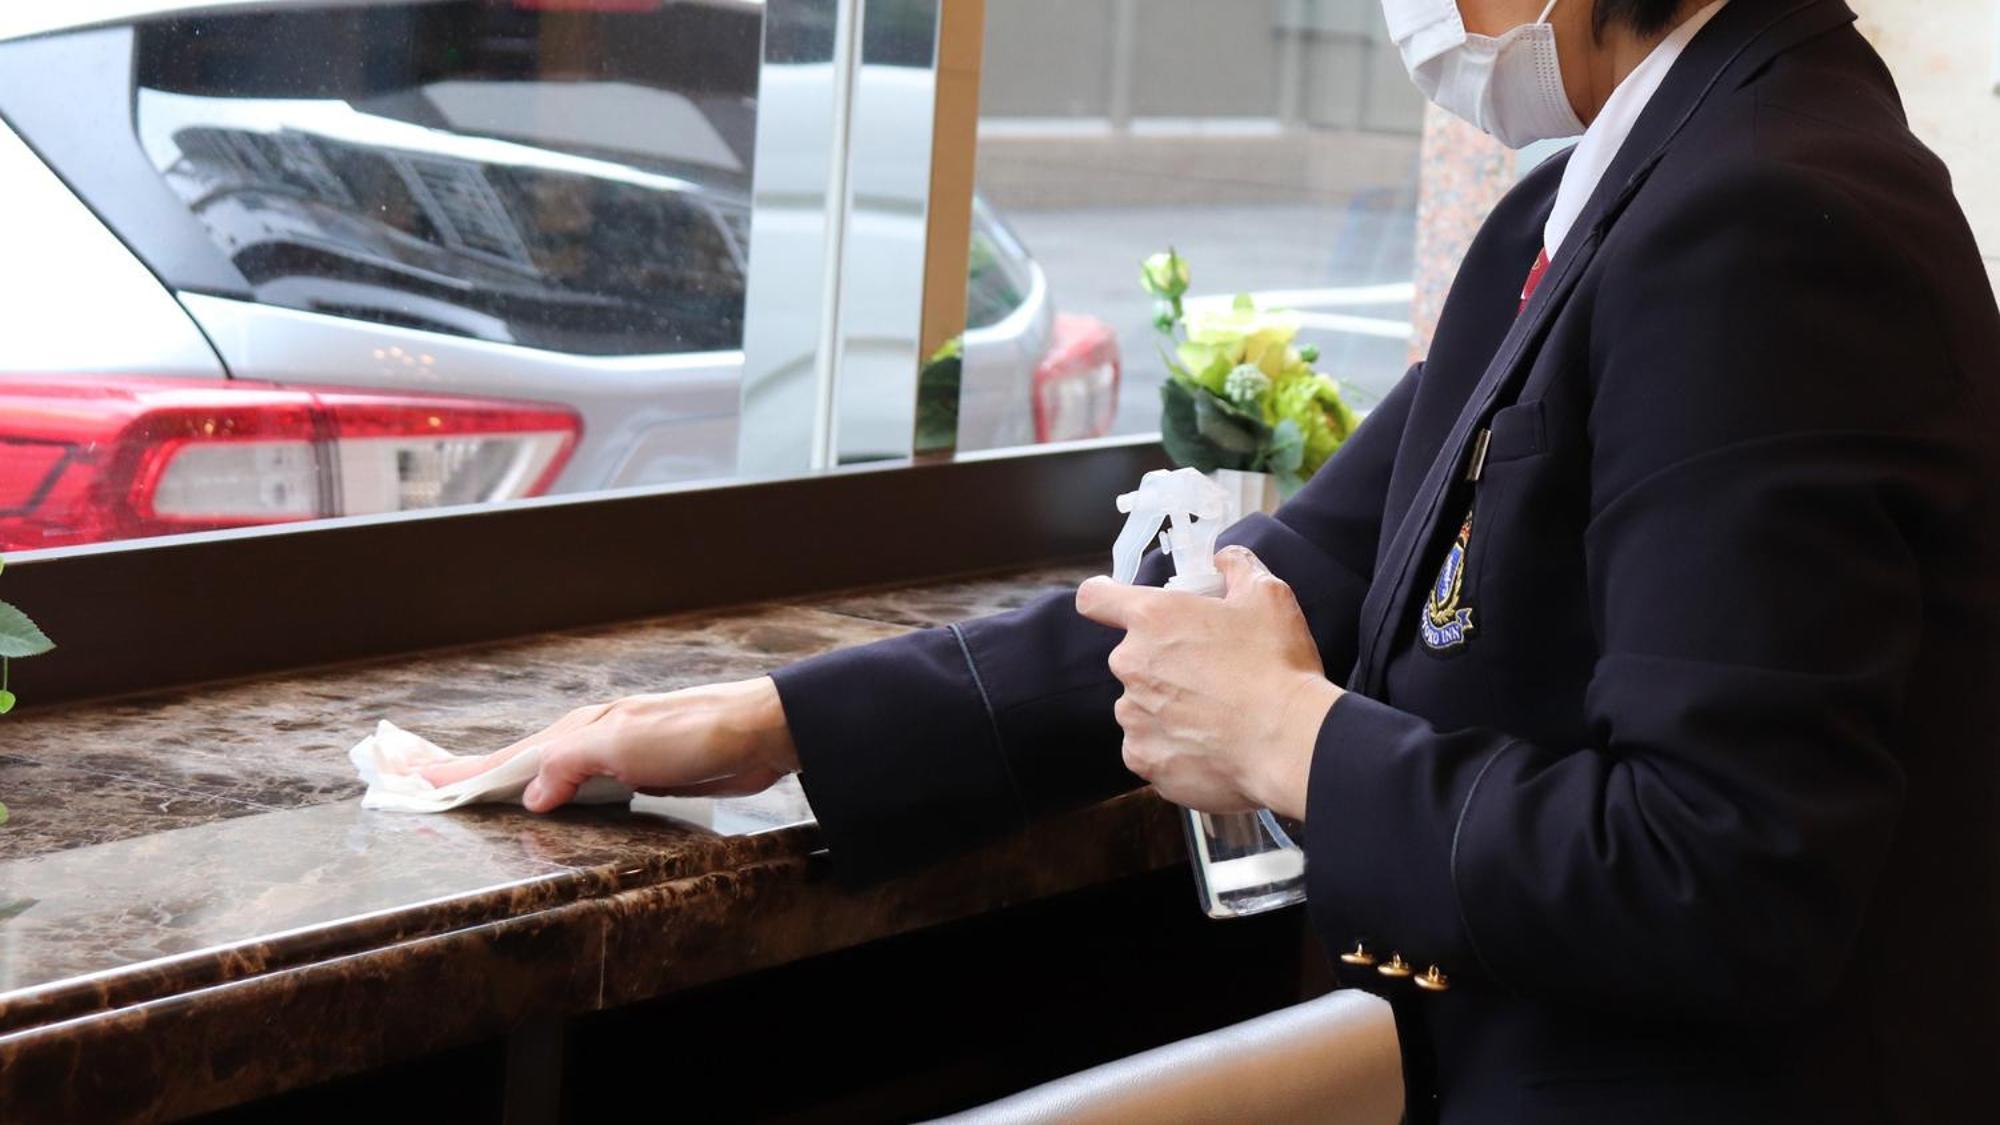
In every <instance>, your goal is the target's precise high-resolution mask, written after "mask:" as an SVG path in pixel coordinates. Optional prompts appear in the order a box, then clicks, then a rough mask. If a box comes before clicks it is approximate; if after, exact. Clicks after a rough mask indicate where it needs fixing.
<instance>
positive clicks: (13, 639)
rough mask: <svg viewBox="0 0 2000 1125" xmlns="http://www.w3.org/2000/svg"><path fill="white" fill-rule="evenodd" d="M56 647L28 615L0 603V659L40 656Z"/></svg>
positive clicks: (4, 603)
mask: <svg viewBox="0 0 2000 1125" xmlns="http://www.w3.org/2000/svg"><path fill="white" fill-rule="evenodd" d="M54 647H56V645H55V642H54V641H51V640H49V638H48V634H46V633H44V632H42V630H41V628H40V627H39V626H37V625H36V624H35V623H34V622H33V621H31V620H29V618H28V615H27V614H25V613H22V612H21V611H20V610H18V609H15V608H14V607H13V606H11V605H8V604H7V603H6V602H0V657H9V658H12V659H19V658H21V657H24V656H40V655H41V654H43V653H45V652H47V651H49V650H50V649H52V648H54Z"/></svg>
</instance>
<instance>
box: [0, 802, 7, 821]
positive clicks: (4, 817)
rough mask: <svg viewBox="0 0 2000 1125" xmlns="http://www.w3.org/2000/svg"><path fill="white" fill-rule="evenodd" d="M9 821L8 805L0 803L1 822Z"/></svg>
mask: <svg viewBox="0 0 2000 1125" xmlns="http://www.w3.org/2000/svg"><path fill="white" fill-rule="evenodd" d="M5 823H7V806H6V805H0V824H5Z"/></svg>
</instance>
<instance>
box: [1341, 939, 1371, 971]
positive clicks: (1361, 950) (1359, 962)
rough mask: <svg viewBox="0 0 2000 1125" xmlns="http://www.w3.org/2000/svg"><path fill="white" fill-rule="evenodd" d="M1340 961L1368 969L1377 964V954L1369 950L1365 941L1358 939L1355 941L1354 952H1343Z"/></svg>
mask: <svg viewBox="0 0 2000 1125" xmlns="http://www.w3.org/2000/svg"><path fill="white" fill-rule="evenodd" d="M1340 961H1341V964H1343V965H1352V966H1354V967H1355V968H1357V969H1366V968H1369V967H1371V966H1373V965H1374V964H1375V955H1374V954H1373V953H1370V952H1368V946H1367V945H1366V944H1365V943H1362V942H1358V941H1357V942H1355V943H1354V950H1353V952H1351V953H1343V954H1341V955H1340Z"/></svg>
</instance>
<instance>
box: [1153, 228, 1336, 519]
mask: <svg viewBox="0 0 2000 1125" xmlns="http://www.w3.org/2000/svg"><path fill="white" fill-rule="evenodd" d="M1140 283H1141V285H1143V286H1144V288H1145V290H1146V291H1147V292H1148V293H1150V294H1152V295H1153V296H1154V297H1155V298H1157V299H1158V300H1159V306H1158V309H1157V311H1156V315H1155V319H1154V327H1156V328H1158V329H1159V331H1160V334H1161V335H1162V336H1164V337H1166V339H1165V341H1164V342H1163V345H1162V347H1161V349H1160V357H1161V359H1162V360H1163V361H1164V362H1165V364H1166V367H1167V371H1168V373H1169V375H1170V378H1168V380H1167V381H1166V383H1165V384H1164V385H1163V386H1162V387H1161V389H1160V396H1161V415H1160V433H1161V438H1162V440H1163V442H1164V444H1165V445H1166V449H1167V456H1169V457H1171V458H1173V460H1174V461H1175V463H1176V464H1179V465H1183V466H1187V467H1190V468H1195V469H1199V470H1201V471H1202V472H1205V473H1206V472H1213V471H1215V470H1216V469H1238V470H1242V471H1245V472H1265V473H1271V474H1272V475H1274V476H1276V477H1277V478H1278V487H1279V491H1280V492H1282V493H1284V494H1285V495H1290V494H1291V493H1292V492H1295V491H1297V490H1298V488H1299V487H1300V486H1302V485H1303V484H1304V483H1305V481H1306V478H1308V477H1310V476H1312V474H1314V473H1316V472H1318V471H1319V468H1320V466H1321V465H1324V464H1326V461H1327V458H1329V457H1332V456H1333V454H1334V452H1335V451H1336V450H1338V449H1339V448H1340V446H1341V443H1343V442H1345V441H1346V440H1347V438H1348V435H1350V434H1352V433H1353V432H1354V427H1355V425H1356V424H1357V423H1356V419H1355V416H1354V412H1353V411H1352V410H1351V409H1349V408H1348V405H1347V403H1346V402H1345V401H1344V400H1343V399H1342V398H1341V395H1340V387H1339V384H1337V383H1335V382H1334V381H1333V380H1332V379H1330V378H1328V377H1327V376H1325V375H1323V374H1321V373H1319V372H1318V371H1315V370H1314V369H1313V364H1315V363H1317V362H1318V361H1319V349H1318V348H1316V347H1313V346H1312V345H1310V344H1308V345H1305V346H1302V347H1301V346H1297V345H1296V344H1295V341H1296V340H1297V339H1298V334H1299V321H1298V317H1297V316H1296V315H1295V314H1293V313H1290V312H1287V311H1284V310H1275V309H1259V308H1257V306H1256V302H1255V301H1253V300H1252V299H1251V298H1250V296H1249V295H1248V294H1240V295H1238V296H1237V297H1236V299H1235V300H1234V301H1232V302H1231V303H1230V304H1229V306H1228V307H1227V308H1222V309H1217V308H1202V307H1198V308H1197V309H1196V310H1195V311H1194V312H1192V313H1190V312H1189V311H1187V309H1186V306H1185V304H1184V302H1183V298H1184V297H1185V296H1186V294H1187V291H1188V288H1189V286H1190V284H1191V283H1192V273H1191V271H1190V270H1189V269H1188V265H1187V260H1186V259H1184V258H1182V257H1181V256H1180V255H1179V254H1178V253H1176V252H1175V251H1172V250H1168V251H1167V252H1166V253H1163V254H1155V255H1153V256H1152V257H1150V258H1148V259H1146V261H1145V263H1144V264H1143V265H1142V266H1141V268H1140Z"/></svg>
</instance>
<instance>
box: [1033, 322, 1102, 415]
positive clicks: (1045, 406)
mask: <svg viewBox="0 0 2000 1125" xmlns="http://www.w3.org/2000/svg"><path fill="white" fill-rule="evenodd" d="M1118 378H1119V357H1118V336H1117V334H1116V333H1114V332H1112V331H1111V326H1110V325H1107V324H1105V323H1104V322H1103V321H1101V320H1098V319H1096V318H1094V317H1087V316H1068V315H1060V314H1059V315H1058V316H1057V317H1056V322H1055V333H1054V338H1053V340H1052V341H1051V342H1050V344H1049V351H1048V354H1047V355H1045V356H1044V357H1042V362H1041V363H1040V364H1039V365H1038V366H1036V368H1035V440H1036V441H1073V440H1075V439H1077V438H1089V437H1102V436H1104V435H1105V434H1108V433H1110V432H1111V425H1112V422H1113V421H1114V420H1115V419H1116V418H1117V415H1118Z"/></svg>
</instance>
